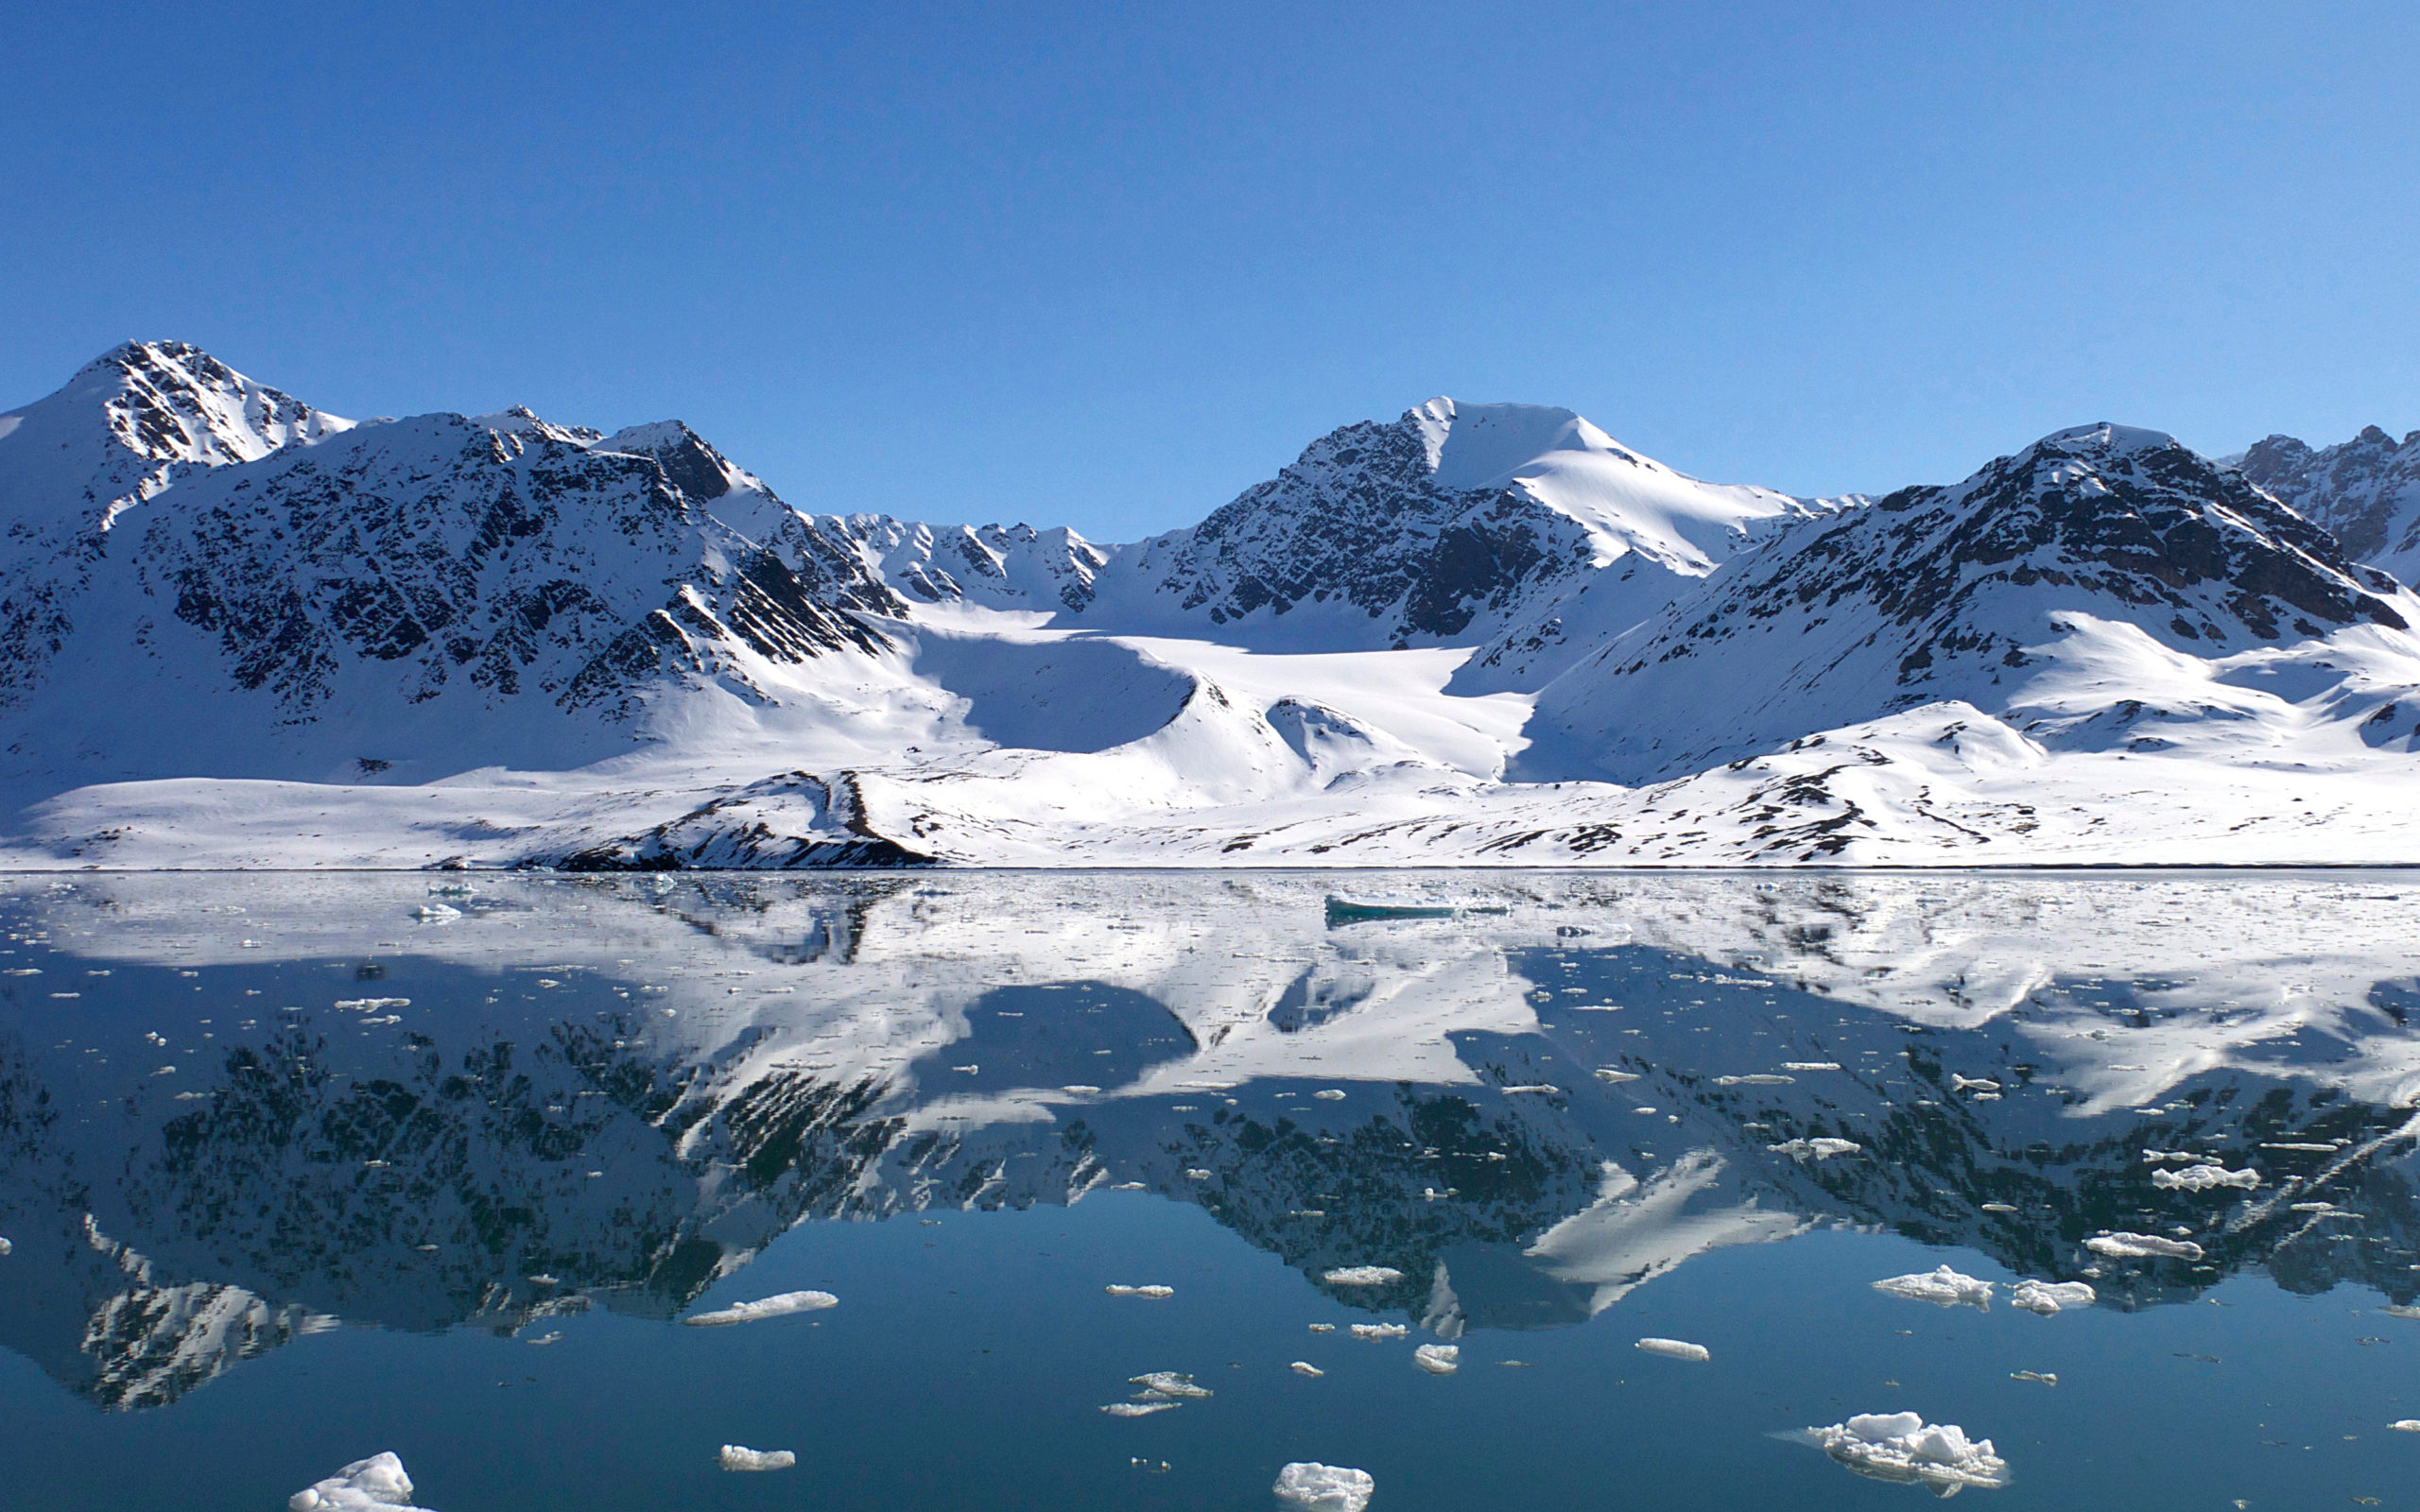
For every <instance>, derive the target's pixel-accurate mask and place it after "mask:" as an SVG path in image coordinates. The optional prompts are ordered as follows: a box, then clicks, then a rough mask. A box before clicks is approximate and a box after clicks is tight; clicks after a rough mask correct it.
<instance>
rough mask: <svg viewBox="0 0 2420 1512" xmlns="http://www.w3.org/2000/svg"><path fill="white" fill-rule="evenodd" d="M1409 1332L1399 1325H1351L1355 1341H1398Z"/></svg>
mask: <svg viewBox="0 0 2420 1512" xmlns="http://www.w3.org/2000/svg"><path fill="white" fill-rule="evenodd" d="M1316 1326H1317V1325H1314V1327H1316ZM1410 1332H1411V1330H1409V1329H1408V1328H1405V1327H1404V1326H1403V1325H1402V1324H1400V1323H1356V1324H1354V1325H1353V1336H1354V1337H1355V1338H1357V1339H1400V1338H1404V1337H1406V1336H1408V1335H1409V1333H1410Z"/></svg>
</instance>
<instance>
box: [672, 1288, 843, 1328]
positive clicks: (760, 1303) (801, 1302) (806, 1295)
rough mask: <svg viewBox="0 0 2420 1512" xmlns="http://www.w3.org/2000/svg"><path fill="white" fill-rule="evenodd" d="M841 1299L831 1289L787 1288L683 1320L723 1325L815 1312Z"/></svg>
mask: <svg viewBox="0 0 2420 1512" xmlns="http://www.w3.org/2000/svg"><path fill="white" fill-rule="evenodd" d="M839 1305H840V1299H839V1298H838V1297H835V1296H833V1295H832V1294H831V1293H830V1292H784V1293H782V1294H781V1295H780V1296H778V1297H763V1298H761V1299H759V1300H757V1301H753V1302H739V1303H735V1304H734V1305H733V1306H730V1307H725V1308H720V1309H717V1310H716V1311H715V1312H712V1313H700V1314H698V1315H697V1316H695V1317H684V1318H683V1319H682V1320H681V1321H682V1322H683V1323H686V1324H688V1325H689V1326H690V1327H691V1328H695V1329H714V1328H723V1327H725V1326H727V1325H730V1324H733V1323H758V1322H762V1321H763V1320H765V1319H766V1318H769V1317H786V1316H787V1315H788V1314H792V1313H813V1312H818V1311H821V1309H823V1308H827V1307H838V1306H839Z"/></svg>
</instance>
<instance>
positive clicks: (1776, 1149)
mask: <svg viewBox="0 0 2420 1512" xmlns="http://www.w3.org/2000/svg"><path fill="white" fill-rule="evenodd" d="M1765 1148H1766V1149H1769V1150H1771V1151H1772V1152H1773V1153H1774V1154H1775V1155H1787V1156H1789V1158H1790V1159H1791V1160H1830V1159H1831V1158H1832V1157H1833V1156H1835V1155H1860V1154H1863V1153H1864V1151H1865V1146H1864V1145H1862V1144H1859V1143H1858V1142H1857V1141H1855V1140H1835V1139H1812V1140H1806V1139H1798V1140H1784V1141H1782V1142H1781V1143H1779V1144H1768V1145H1766V1146H1765Z"/></svg>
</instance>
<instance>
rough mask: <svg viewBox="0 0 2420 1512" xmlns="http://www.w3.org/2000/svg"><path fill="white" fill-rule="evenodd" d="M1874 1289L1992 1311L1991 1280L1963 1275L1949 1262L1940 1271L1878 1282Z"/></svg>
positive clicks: (1901, 1295) (1923, 1299) (1910, 1298)
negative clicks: (1950, 1266)
mask: <svg viewBox="0 0 2420 1512" xmlns="http://www.w3.org/2000/svg"><path fill="white" fill-rule="evenodd" d="M1874 1289H1875V1290H1876V1291H1877V1292H1886V1293H1888V1294H1890V1295H1891V1296H1893V1297H1906V1298H1908V1299H1909V1300H1910V1301H1911V1302H1930V1303H1932V1304H1933V1305H1934V1306H1935V1307H1961V1306H1963V1307H1973V1308H1979V1309H1981V1310H1982V1311H1983V1312H1986V1313H1988V1312H1990V1311H1991V1310H1992V1283H1991V1282H1990V1281H1985V1280H1976V1279H1975V1278H1974V1277H1972V1276H1965V1275H1961V1274H1960V1273H1959V1272H1957V1271H1954V1270H1951V1269H1950V1268H1949V1267H1948V1266H1946V1265H1944V1266H1942V1267H1941V1268H1940V1269H1939V1270H1934V1271H1918V1272H1916V1273H1914V1274H1912V1275H1908V1276H1893V1277H1892V1278H1890V1279H1889V1280H1879V1281H1876V1282H1875V1283H1874Z"/></svg>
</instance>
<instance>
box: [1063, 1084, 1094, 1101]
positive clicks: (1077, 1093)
mask: <svg viewBox="0 0 2420 1512" xmlns="http://www.w3.org/2000/svg"><path fill="white" fill-rule="evenodd" d="M1059 1090H1060V1091H1063V1092H1065V1093H1066V1094H1067V1095H1068V1096H1070V1097H1090V1096H1091V1095H1092V1094H1093V1093H1095V1092H1097V1091H1100V1089H1099V1088H1098V1087H1094V1086H1090V1085H1088V1084H1086V1083H1084V1082H1080V1081H1079V1082H1070V1083H1068V1084H1067V1085H1066V1086H1064V1087H1062V1088H1060V1089H1059Z"/></svg>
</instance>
